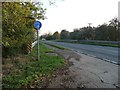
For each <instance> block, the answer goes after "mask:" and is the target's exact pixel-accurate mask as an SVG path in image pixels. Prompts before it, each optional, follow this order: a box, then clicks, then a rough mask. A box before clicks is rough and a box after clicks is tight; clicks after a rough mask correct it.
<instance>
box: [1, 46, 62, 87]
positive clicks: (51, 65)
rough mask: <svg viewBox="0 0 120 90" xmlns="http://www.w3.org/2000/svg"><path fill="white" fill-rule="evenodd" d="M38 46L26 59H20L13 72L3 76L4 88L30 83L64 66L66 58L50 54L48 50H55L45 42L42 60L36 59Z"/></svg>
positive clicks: (41, 55) (41, 47)
mask: <svg viewBox="0 0 120 90" xmlns="http://www.w3.org/2000/svg"><path fill="white" fill-rule="evenodd" d="M36 49H37V46H35V47H34V48H33V50H32V52H31V54H29V55H27V56H26V57H24V59H25V60H24V61H25V62H24V61H22V60H21V61H22V62H21V61H20V60H19V63H18V64H17V65H16V67H13V68H14V69H11V71H10V72H11V73H9V74H6V75H4V76H3V85H2V87H3V88H19V87H21V86H25V85H27V84H29V83H30V82H31V81H32V80H34V79H38V78H40V77H42V75H49V74H51V73H53V72H54V71H55V70H57V69H58V68H61V67H63V66H64V59H63V58H61V57H60V56H50V55H48V54H46V52H53V51H52V50H51V49H49V48H47V47H46V46H44V45H43V44H40V60H39V61H38V60H36V57H37V51H36Z"/></svg>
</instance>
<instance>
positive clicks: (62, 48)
mask: <svg viewBox="0 0 120 90" xmlns="http://www.w3.org/2000/svg"><path fill="white" fill-rule="evenodd" d="M45 44H47V45H50V46H52V47H55V48H58V49H61V50H68V49H67V48H64V47H61V46H58V45H53V44H49V43H45Z"/></svg>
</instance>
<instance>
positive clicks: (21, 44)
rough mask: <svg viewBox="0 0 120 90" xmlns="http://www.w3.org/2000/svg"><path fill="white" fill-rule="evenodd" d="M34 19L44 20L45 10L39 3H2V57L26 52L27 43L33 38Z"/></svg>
mask: <svg viewBox="0 0 120 90" xmlns="http://www.w3.org/2000/svg"><path fill="white" fill-rule="evenodd" d="M38 6H39V8H38ZM36 18H37V19H45V9H43V8H42V7H41V4H40V3H32V2H3V3H2V55H3V57H7V56H11V55H17V54H19V53H25V52H26V46H27V44H28V42H31V41H33V40H34V37H35V34H34V28H33V23H34V21H35V19H36Z"/></svg>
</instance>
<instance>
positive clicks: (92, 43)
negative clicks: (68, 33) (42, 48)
mask: <svg viewBox="0 0 120 90" xmlns="http://www.w3.org/2000/svg"><path fill="white" fill-rule="evenodd" d="M56 42H66V43H77V44H86V45H97V46H108V47H119V48H120V44H112V43H98V42H82V41H67V40H56Z"/></svg>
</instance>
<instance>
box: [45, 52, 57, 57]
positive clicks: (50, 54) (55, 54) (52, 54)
mask: <svg viewBox="0 0 120 90" xmlns="http://www.w3.org/2000/svg"><path fill="white" fill-rule="evenodd" d="M46 54H47V55H49V56H58V54H57V53H49V52H48V53H46Z"/></svg>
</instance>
